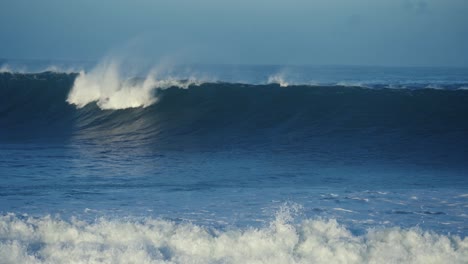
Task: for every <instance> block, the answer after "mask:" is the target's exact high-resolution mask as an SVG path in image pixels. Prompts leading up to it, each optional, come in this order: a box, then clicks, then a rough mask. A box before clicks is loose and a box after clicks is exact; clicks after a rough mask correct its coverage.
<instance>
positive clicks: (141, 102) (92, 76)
mask: <svg viewBox="0 0 468 264" xmlns="http://www.w3.org/2000/svg"><path fill="white" fill-rule="evenodd" d="M157 76H158V74H157V71H155V70H152V71H150V72H149V73H148V74H147V75H146V77H144V78H128V79H125V78H122V74H121V73H120V71H119V63H117V62H114V61H109V62H104V63H101V64H100V65H98V66H97V67H96V68H94V69H93V70H92V71H91V72H89V73H86V72H84V71H80V73H79V75H78V77H77V78H76V80H75V82H74V84H73V88H72V90H71V91H70V94H69V95H68V98H67V102H68V103H70V104H73V105H76V106H77V107H78V108H82V107H84V106H85V105H87V104H89V103H91V102H96V103H97V105H98V106H99V108H101V109H103V110H104V109H112V110H117V109H126V108H137V107H147V106H150V105H152V104H154V103H156V102H157V101H158V98H157V97H156V95H155V92H154V91H155V89H167V88H169V87H179V88H188V86H190V85H192V84H193V85H198V84H200V82H198V81H196V80H195V79H192V78H191V79H188V80H179V79H175V78H172V77H169V78H166V79H163V80H160V79H158V78H157Z"/></svg>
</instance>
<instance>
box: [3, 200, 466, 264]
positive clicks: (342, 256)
mask: <svg viewBox="0 0 468 264" xmlns="http://www.w3.org/2000/svg"><path fill="white" fill-rule="evenodd" d="M291 210H294V208H293V209H291V208H283V209H282V210H280V211H279V212H278V213H277V215H276V218H275V219H274V220H272V221H271V222H270V223H269V224H266V225H265V226H264V227H261V228H236V227H232V228H227V229H216V228H212V227H206V226H200V225H195V224H191V223H189V222H178V223H177V222H174V221H169V220H162V219H153V218H146V219H143V220H141V219H140V220H132V219H104V218H102V219H98V220H95V221H91V222H89V221H82V220H79V219H76V218H72V219H71V220H63V219H61V218H59V217H51V216H46V217H39V218H38V217H29V216H19V215H15V214H8V215H4V216H2V217H0V259H1V260H2V263H5V264H10V263H11V264H13V263H24V264H29V263H31V264H33V263H34V264H39V263H269V264H270V263H327V264H328V263H453V264H456V263H466V260H467V259H468V238H464V239H462V238H460V237H458V236H450V235H447V236H445V235H439V234H435V233H431V232H423V231H421V230H419V229H417V228H413V229H400V228H397V227H395V228H381V229H379V228H376V229H370V230H368V231H367V232H365V233H364V234H361V235H356V234H353V233H352V232H351V231H350V230H349V229H347V228H346V227H345V226H343V225H341V224H339V223H338V222H337V221H336V220H333V219H330V220H323V219H322V220H321V219H305V220H302V221H295V220H294V218H293V217H292V213H291Z"/></svg>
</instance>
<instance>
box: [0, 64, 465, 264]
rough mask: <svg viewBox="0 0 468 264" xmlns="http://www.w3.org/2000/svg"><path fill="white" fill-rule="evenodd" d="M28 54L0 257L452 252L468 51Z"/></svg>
mask: <svg viewBox="0 0 468 264" xmlns="http://www.w3.org/2000/svg"><path fill="white" fill-rule="evenodd" d="M38 64H39V65H40V63H37V64H29V69H28V67H27V66H24V67H23V68H21V69H20V68H19V67H18V66H16V65H14V64H13V63H10V65H9V66H8V67H7V66H4V67H3V68H2V69H3V70H2V72H1V73H0V179H1V181H0V197H1V199H0V214H1V216H0V263H131V262H133V263H254V262H255V263H429V262H432V263H468V239H467V238H466V236H467V234H468V224H467V223H468V221H467V220H468V174H467V173H468V152H467V151H466V150H467V149H468V122H467V118H466V113H467V112H468V90H467V89H468V69H459V68H388V67H351V66H347V67H344V66H336V67H334V66H333V67H332V66H324V67H318V66H301V67H300V66H288V67H286V66H245V65H244V66H242V65H240V66H228V65H211V66H206V65H198V66H197V65H191V66H178V67H175V68H172V69H170V70H168V69H165V70H164V71H161V70H159V71H153V70H147V71H144V72H140V73H139V74H132V73H131V71H129V70H128V69H125V65H123V66H122V65H115V64H113V63H107V64H106V63H104V64H100V65H98V66H96V67H94V66H86V65H80V66H76V67H75V68H74V67H72V66H73V65H71V66H69V67H68V66H67V67H65V66H63V65H59V66H56V67H47V66H43V65H40V66H38ZM44 64H49V62H47V63H44ZM12 65H13V66H12ZM34 67H36V68H34ZM66 68H69V69H73V70H70V71H66V70H64V69H66ZM44 70H47V71H45V72H44Z"/></svg>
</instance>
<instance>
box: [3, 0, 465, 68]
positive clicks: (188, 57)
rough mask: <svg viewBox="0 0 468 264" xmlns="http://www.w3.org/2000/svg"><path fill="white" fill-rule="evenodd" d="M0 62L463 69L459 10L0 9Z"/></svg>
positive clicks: (171, 4)
mask: <svg viewBox="0 0 468 264" xmlns="http://www.w3.org/2000/svg"><path fill="white" fill-rule="evenodd" d="M0 25H1V26H0V57H3V58H20V59H31V58H33V59H73V60H76V59H79V60H96V59H99V58H101V57H103V56H106V55H109V54H112V53H119V52H123V53H127V54H133V53H134V54H135V56H142V57H145V58H150V59H152V60H158V59H161V58H166V59H167V58H171V59H174V60H176V61H178V62H180V63H193V62H198V63H243V64H316V65H321V64H343V65H349V64H351V65H395V66H468V0H127V1H123V0H29V1H27V0H0Z"/></svg>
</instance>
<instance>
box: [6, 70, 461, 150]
mask: <svg viewBox="0 0 468 264" xmlns="http://www.w3.org/2000/svg"><path fill="white" fill-rule="evenodd" d="M130 82H132V83H130ZM0 86H1V87H0V93H1V94H0V98H1V99H0V124H1V125H2V127H3V128H6V129H2V130H1V131H0V133H1V134H0V137H1V138H2V139H3V140H9V139H14V138H22V137H26V138H32V139H33V138H41V139H46V138H63V137H70V136H79V137H84V138H107V139H110V138H113V137H114V138H116V137H127V139H129V140H147V141H148V140H149V141H151V142H152V143H155V144H160V145H165V143H167V144H175V143H174V142H179V143H180V144H185V145H186V146H187V147H189V146H190V145H191V144H198V145H204V144H207V145H216V144H217V145H229V144H247V145H249V144H253V145H255V144H256V145H262V144H264V145H265V144H268V142H275V143H278V144H280V145H281V144H286V145H303V144H306V145H307V144H309V143H310V144H313V145H314V144H315V145H317V144H318V143H320V142H321V141H322V142H323V140H325V141H328V142H330V141H332V140H336V144H339V143H343V144H344V143H345V142H340V141H344V140H343V139H344V138H346V137H348V138H349V139H353V140H357V141H358V142H364V143H365V142H367V143H370V142H371V139H372V141H374V140H375V139H377V140H383V141H382V144H384V145H386V146H388V147H392V146H391V145H393V143H394V141H396V140H399V141H400V142H401V141H402V140H406V141H408V140H413V139H414V140H415V141H414V142H413V144H415V145H418V144H423V143H428V144H429V145H428V146H426V147H431V146H432V147H434V148H437V146H439V147H440V146H441V145H440V144H443V145H444V148H447V147H448V148H450V149H451V150H453V151H457V149H458V150H459V149H460V148H461V147H467V139H466V137H467V136H466V135H468V133H467V132H468V122H466V116H465V113H466V112H467V111H468V92H467V91H466V90H438V89H417V90H410V89H366V88H361V87H344V86H308V85H296V86H289V87H281V86H280V85H278V84H265V85H254V84H236V83H221V82H218V83H216V82H215V83H201V82H194V81H193V82H191V81H178V82H176V81H173V80H169V81H167V80H166V81H158V80H156V79H153V78H151V77H147V78H142V79H135V78H134V79H132V80H130V81H127V82H126V83H122V82H118V80H117V79H116V77H115V76H114V75H113V74H112V72H110V73H109V74H107V75H106V74H104V75H103V76H100V77H97V76H93V75H92V74H91V75H87V74H85V73H83V72H82V73H79V74H76V73H72V74H60V73H52V72H46V73H41V74H12V73H3V74H0ZM119 109H120V110H119ZM195 141H196V143H195ZM345 141H346V142H348V143H347V144H350V143H351V142H352V140H348V139H346V140H345ZM374 142H375V141H374ZM385 142H387V143H385ZM336 144H335V145H336ZM176 145H177V144H176ZM399 145H400V146H401V143H400V144H399ZM370 147H371V146H370ZM381 147H385V146H381ZM458 154H460V153H458ZM462 157H463V158H464V157H465V155H462Z"/></svg>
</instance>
